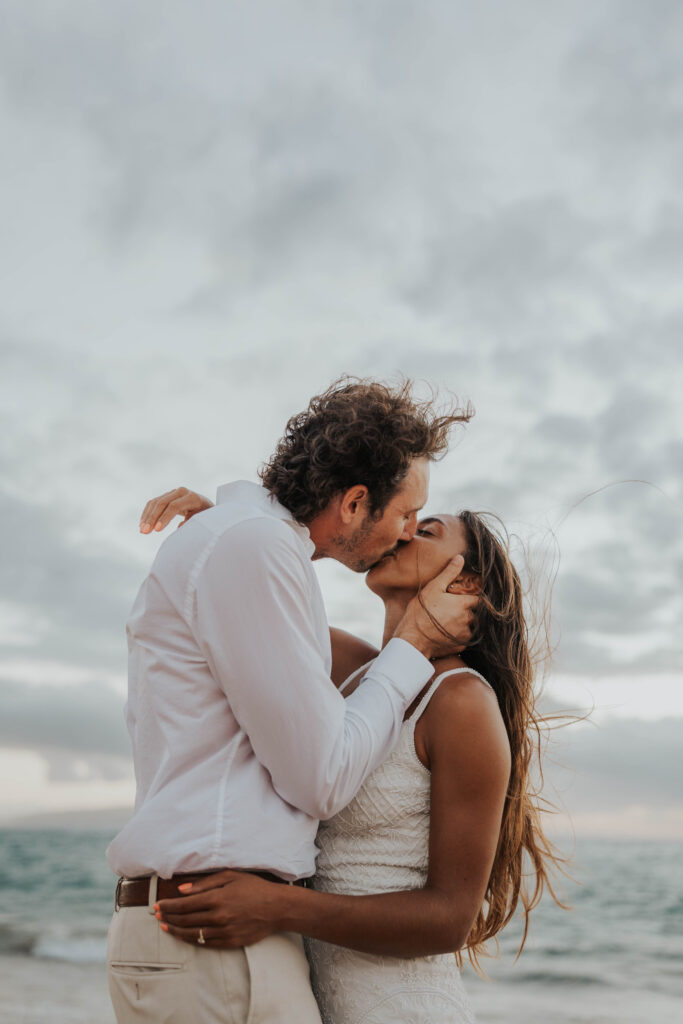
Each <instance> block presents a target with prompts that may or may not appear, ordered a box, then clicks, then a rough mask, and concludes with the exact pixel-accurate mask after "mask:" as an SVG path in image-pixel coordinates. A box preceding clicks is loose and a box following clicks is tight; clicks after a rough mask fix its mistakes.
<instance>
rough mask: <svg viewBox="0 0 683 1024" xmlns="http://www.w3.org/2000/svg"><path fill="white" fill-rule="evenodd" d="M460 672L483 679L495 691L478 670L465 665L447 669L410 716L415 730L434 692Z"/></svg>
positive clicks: (437, 678) (438, 677)
mask: <svg viewBox="0 0 683 1024" xmlns="http://www.w3.org/2000/svg"><path fill="white" fill-rule="evenodd" d="M460 672H469V673H470V674H471V675H473V676H477V677H478V678H479V679H481V681H482V683H485V684H486V686H488V688H489V690H493V687H492V686H491V684H490V682H489V681H488V679H484V677H483V675H482V674H481V672H477V671H476V669H473V668H470V667H469V666H468V665H463V667H462V668H449V669H446V671H445V672H442V673H441V675H440V676H437V677H436V679H435V680H434V682H433V683H432V685H431V686H430V687H429V689H428V690H427V692H426V693H425V695H424V697H423V698H422V700H421V701H420V703H419V704H418V705H417V707H416V708H415V710H414V711H413V713H412V715H411V716H410V718H409V719H408V721H409V722H412V727H413V729H414V728H415V723H416V722H417V721H418V720H419V719H420V717H421V715H423V714H424V711H425V708H426V707H427V705H428V704H429V702H430V700H431V699H432V697H433V696H434V691H435V690H436V689H437V688H438V687H439V685H440V684H441V683H442V682H443V680H444V679H446V677H447V676H454V675H457V674H459V673H460Z"/></svg>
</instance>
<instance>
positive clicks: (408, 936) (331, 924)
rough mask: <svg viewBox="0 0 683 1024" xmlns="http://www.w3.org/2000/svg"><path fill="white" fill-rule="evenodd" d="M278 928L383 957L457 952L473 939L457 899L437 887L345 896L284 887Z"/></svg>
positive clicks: (280, 902) (280, 901)
mask: <svg viewBox="0 0 683 1024" xmlns="http://www.w3.org/2000/svg"><path fill="white" fill-rule="evenodd" d="M280 895H281V899H279V900H278V905H279V910H278V920H277V928H278V930H281V931H294V932H298V933H299V934H301V935H306V936H308V937H309V938H312V939H320V940H322V941H323V942H331V943H333V944H334V945H337V946H346V947H347V948H349V949H355V950H358V951H359V952H361V953H374V954H376V955H380V956H396V957H416V956H431V955H435V954H438V953H452V952H455V951H456V950H457V949H459V948H460V947H461V946H462V945H463V944H464V942H465V940H466V938H467V933H468V932H469V926H468V924H467V922H464V921H462V920H461V919H460V917H461V915H458V913H457V911H456V908H455V906H454V900H453V896H452V895H450V894H448V893H445V892H440V891H439V890H436V889H430V888H425V889H415V890H412V891H409V892H392V893H382V894H379V895H372V896H344V895H337V894H335V893H325V892H316V891H315V890H311V889H302V888H298V887H296V886H291V887H289V888H288V889H287V890H284V887H282V889H281V892H280V893H278V896H280Z"/></svg>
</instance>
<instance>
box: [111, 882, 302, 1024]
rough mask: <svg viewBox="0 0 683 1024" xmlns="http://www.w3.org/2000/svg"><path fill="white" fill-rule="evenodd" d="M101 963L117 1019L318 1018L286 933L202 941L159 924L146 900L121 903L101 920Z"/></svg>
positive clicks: (130, 1022) (197, 1023)
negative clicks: (104, 931) (215, 945)
mask: <svg viewBox="0 0 683 1024" xmlns="http://www.w3.org/2000/svg"><path fill="white" fill-rule="evenodd" d="M153 902H154V900H153V899H152V903H153ZM107 969H108V974H109V992H110V994H111V1000H112V1003H113V1005H114V1012H115V1014H116V1020H117V1021H118V1024H321V1022H320V1014H319V1012H318V1007H317V1005H316V1002H315V999H314V997H313V993H312V991H311V983H310V976H309V968H308V961H307V960H306V956H305V953H304V949H303V942H302V940H301V937H300V936H299V935H294V934H293V933H289V932H288V933H281V934H277V935H271V936H269V937H268V938H267V939H263V940H262V941H261V942H257V943H255V944H254V945H253V946H249V947H247V948H245V949H225V950H222V949H207V948H205V947H202V946H195V945H190V944H189V943H186V942H182V941H181V940H180V939H176V938H174V937H173V936H172V935H168V934H167V933H166V932H164V931H162V930H161V928H160V927H159V922H158V921H157V919H156V918H155V916H154V911H153V909H152V906H151V904H150V906H149V907H121V908H120V909H119V910H117V911H116V912H115V913H114V916H113V918H112V922H111V925H110V927H109V940H108V943H107Z"/></svg>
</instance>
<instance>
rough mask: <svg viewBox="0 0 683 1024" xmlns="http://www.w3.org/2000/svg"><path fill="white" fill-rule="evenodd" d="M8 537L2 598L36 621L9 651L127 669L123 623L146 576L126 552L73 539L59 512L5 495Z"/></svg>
mask: <svg viewBox="0 0 683 1024" xmlns="http://www.w3.org/2000/svg"><path fill="white" fill-rule="evenodd" d="M0 516H1V517H2V522H3V529H4V530H5V535H6V536H10V537H11V538H12V543H11V544H10V545H7V546H6V550H5V551H4V553H3V574H2V589H1V590H0V598H1V599H2V600H4V602H5V603H6V605H9V606H10V607H15V608H18V609H20V610H21V611H22V612H23V613H24V615H25V616H26V619H27V621H28V622H29V623H30V624H31V632H30V635H29V636H27V638H26V639H25V641H22V640H18V639H17V638H12V639H11V640H10V641H9V642H6V643H5V645H4V653H5V654H6V655H7V654H12V655H15V656H16V655H18V654H24V655H26V656H29V657H31V658H36V657H43V658H47V659H51V658H52V659H63V660H64V661H66V662H70V663H75V664H79V663H81V664H82V663H85V664H94V665H100V666H101V665H108V666H116V667H118V668H122V667H123V666H124V664H125V637H124V633H123V623H124V621H125V618H126V615H127V612H128V609H129V607H130V604H131V603H132V598H133V597H134V595H135V591H136V589H137V586H139V583H140V581H141V578H142V575H143V573H142V572H141V571H140V569H139V568H137V567H136V566H135V565H134V563H133V562H132V560H130V559H128V558H126V557H125V556H123V555H122V554H121V553H118V552H117V553H115V552H113V551H101V550H97V548H96V547H95V545H91V546H90V547H89V548H88V547H84V546H82V545H80V546H79V545H77V544H75V543H69V541H68V540H67V539H66V536H65V533H66V530H65V524H64V523H63V522H60V517H59V516H58V514H57V513H56V512H52V511H50V510H48V509H46V508H41V507H39V506H36V505H31V504H29V503H28V502H26V501H22V500H20V499H18V498H14V497H11V496H10V495H7V494H0Z"/></svg>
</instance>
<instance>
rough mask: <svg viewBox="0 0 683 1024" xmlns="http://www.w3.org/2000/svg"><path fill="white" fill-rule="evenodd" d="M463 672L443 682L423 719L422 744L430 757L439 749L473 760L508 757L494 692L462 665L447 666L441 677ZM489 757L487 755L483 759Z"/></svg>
mask: <svg viewBox="0 0 683 1024" xmlns="http://www.w3.org/2000/svg"><path fill="white" fill-rule="evenodd" d="M453 668H458V669H461V671H458V672H454V673H453V674H452V675H449V676H447V677H446V678H445V679H443V680H442V681H441V683H440V684H439V686H438V687H437V689H436V691H435V693H434V694H433V696H432V699H431V700H430V702H429V704H428V705H427V707H426V709H425V713H424V715H423V716H422V719H423V723H422V725H423V742H424V745H425V750H426V751H428V752H429V753H428V756H430V755H433V754H434V753H435V752H436V751H437V750H438V749H439V748H444V749H448V750H451V751H452V750H459V751H460V753H461V754H467V756H470V755H471V754H472V753H473V752H474V751H476V752H477V754H478V755H479V754H480V753H483V752H485V751H488V754H489V755H490V754H491V753H492V752H493V751H494V750H497V751H498V752H499V753H500V755H501V756H502V757H503V759H506V757H507V756H509V742H508V736H507V730H506V728H505V723H504V720H503V716H502V714H501V711H500V707H499V705H498V700H497V698H496V694H495V692H494V690H493V688H492V687H491V686H490V685H487V683H485V682H484V681H483V680H482V679H481V678H480V676H478V675H477V674H476V673H475V672H473V671H472V670H471V669H468V667H467V666H466V665H465V664H464V663H463V662H460V664H455V663H454V664H453V665H452V666H446V665H444V666H443V668H441V667H440V670H441V673H443V672H445V671H448V670H449V669H450V670H451V671H452V669H453ZM484 756H486V755H484Z"/></svg>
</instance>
